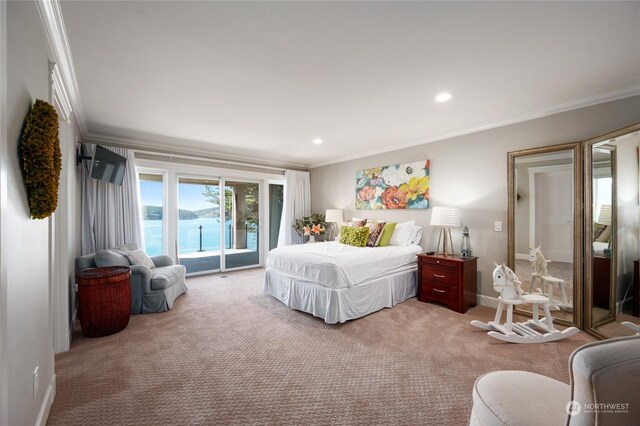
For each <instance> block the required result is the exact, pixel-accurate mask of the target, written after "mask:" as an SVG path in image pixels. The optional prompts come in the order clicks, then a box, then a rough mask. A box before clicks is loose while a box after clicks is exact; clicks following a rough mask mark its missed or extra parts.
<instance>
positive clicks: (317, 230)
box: [311, 225, 322, 235]
mask: <svg viewBox="0 0 640 426" xmlns="http://www.w3.org/2000/svg"><path fill="white" fill-rule="evenodd" d="M311 233H312V234H314V235H320V234H322V228H320V225H313V228H311Z"/></svg>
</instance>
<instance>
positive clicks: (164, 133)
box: [62, 1, 640, 167]
mask: <svg viewBox="0 0 640 426" xmlns="http://www.w3.org/2000/svg"><path fill="white" fill-rule="evenodd" d="M62 13H63V18H64V25H65V27H66V31H67V35H68V38H69V44H70V48H71V54H72V56H73V61H74V69H75V72H76V76H77V81H78V89H79V94H80V101H81V104H82V111H81V113H82V116H81V117H80V119H81V120H83V122H84V126H85V128H86V131H87V135H88V136H94V137H97V138H98V137H100V136H109V137H111V138H114V139H116V140H123V141H130V140H135V141H142V142H144V143H150V144H153V146H157V147H158V148H170V149H174V150H178V151H180V150H183V149H184V150H185V151H189V152H193V151H194V150H197V149H200V150H202V149H206V150H208V151H210V152H212V153H219V154H221V155H223V156H229V155H228V154H236V155H241V156H244V157H246V159H247V160H248V161H256V162H266V163H273V164H297V165H302V166H305V167H310V166H315V165H319V164H325V163H329V162H334V161H340V160H343V159H348V158H354V157H360V156H362V155H363V154H369V153H376V152H383V151H388V150H392V149H397V148H399V147H404V146H410V145H416V144H419V143H424V142H429V141H434V140H438V139H442V138H445V137H449V136H453V135H458V134H464V133H468V132H471V131H477V130H480V129H484V128H490V127H495V126H498V125H504V124H508V123H513V122H517V121H522V120H525V119H530V118H535V117H539V116H542V115H545V114H549V113H553V112H558V111H563V110H567V109H572V108H576V107H580V106H585V105H591V104H594V103H598V102H603V101H607V100H611V99H617V98H622V97H626V96H630V95H634V94H639V93H640V25H639V24H638V23H639V22H640V3H638V2H629V3H615V2H603V3H594V2H562V3H550V2H540V3H538V2H533V3H522V2H514V3H505V2H499V3H485V2H470V3H467V2H448V3H439V2H423V3H417V2H375V3H373V2H259V3H253V2H186V1H171V2H113V1H109V2H83V1H74V2H68V1H64V2H62ZM445 90H446V91H450V92H451V93H453V95H454V97H453V99H452V100H451V101H450V102H448V103H446V104H439V103H437V102H435V101H434V97H435V95H436V94H438V93H439V92H441V91H445ZM318 137H319V138H322V139H323V140H324V143H323V144H322V145H313V144H312V143H311V142H312V140H313V139H314V138H318Z"/></svg>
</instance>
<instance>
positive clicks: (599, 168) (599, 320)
mask: <svg viewBox="0 0 640 426" xmlns="http://www.w3.org/2000/svg"><path fill="white" fill-rule="evenodd" d="M639 131H640V123H638V124H635V125H632V126H628V127H625V128H623V129H620V130H616V131H614V132H611V133H608V134H606V135H603V136H600V137H597V138H594V139H591V140H588V141H586V142H585V144H584V150H585V151H584V158H585V221H584V225H585V229H584V235H585V247H584V250H585V326H586V329H587V330H588V331H589V332H590V333H591V334H594V335H596V336H598V337H601V338H606V337H617V336H625V335H632V334H635V333H636V332H637V331H638V330H637V325H638V324H639V323H640V318H639V316H640V294H639V293H638V261H639V259H640V225H639V214H640V172H639V170H640V168H639V163H638V155H639V154H638V152H639V149H640V136H639ZM625 324H626V326H625ZM634 327H635V328H634Z"/></svg>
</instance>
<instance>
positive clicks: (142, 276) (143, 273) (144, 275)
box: [131, 265, 153, 294]
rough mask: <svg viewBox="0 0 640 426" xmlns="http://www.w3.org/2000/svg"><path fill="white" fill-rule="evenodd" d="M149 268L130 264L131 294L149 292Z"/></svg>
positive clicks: (150, 275)
mask: <svg viewBox="0 0 640 426" xmlns="http://www.w3.org/2000/svg"><path fill="white" fill-rule="evenodd" d="M151 277H153V274H152V273H151V269H149V268H147V267H146V266H142V265H131V291H132V293H133V294H136V293H140V294H145V293H150V292H151Z"/></svg>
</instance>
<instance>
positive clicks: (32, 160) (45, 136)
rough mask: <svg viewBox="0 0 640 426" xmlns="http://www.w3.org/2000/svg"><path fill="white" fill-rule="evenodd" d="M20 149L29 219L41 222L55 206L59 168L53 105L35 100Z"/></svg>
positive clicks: (56, 116) (59, 154) (58, 149)
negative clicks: (27, 198)
mask: <svg viewBox="0 0 640 426" xmlns="http://www.w3.org/2000/svg"><path fill="white" fill-rule="evenodd" d="M21 148H22V171H23V173H24V182H25V184H26V186H27V194H28V196H29V208H30V210H31V217H32V218H34V219H44V218H46V217H48V216H50V215H51V213H53V212H54V211H55V210H56V207H57V206H58V181H59V180H60V168H61V166H62V154H61V153H60V141H59V140H58V113H57V112H56V110H55V108H54V107H53V105H51V104H50V103H48V102H45V101H42V100H40V99H36V102H35V103H34V104H33V107H32V108H31V111H30V112H29V114H27V116H26V117H25V119H24V129H23V131H22V141H21Z"/></svg>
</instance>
